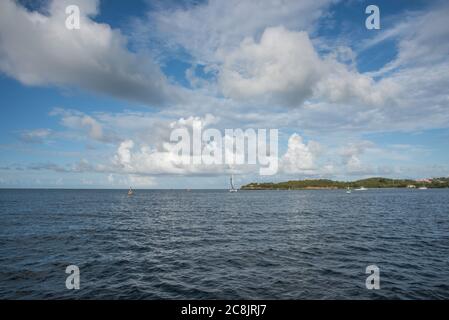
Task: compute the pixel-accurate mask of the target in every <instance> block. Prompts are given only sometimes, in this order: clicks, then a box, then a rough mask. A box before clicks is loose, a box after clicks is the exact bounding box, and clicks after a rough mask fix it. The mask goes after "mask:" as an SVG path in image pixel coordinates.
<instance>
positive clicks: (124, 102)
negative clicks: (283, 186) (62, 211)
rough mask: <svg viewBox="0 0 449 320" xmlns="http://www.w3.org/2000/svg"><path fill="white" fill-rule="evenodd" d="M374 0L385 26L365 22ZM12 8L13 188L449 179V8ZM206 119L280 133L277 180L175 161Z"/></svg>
mask: <svg viewBox="0 0 449 320" xmlns="http://www.w3.org/2000/svg"><path fill="white" fill-rule="evenodd" d="M71 4H76V5H78V6H79V8H80V13H81V21H80V29H79V30H68V29H67V28H66V27H65V20H66V18H67V14H66V13H65V8H66V7H67V6H68V5H71ZM370 4H375V5H377V6H378V7H379V8H380V21H381V28H380V30H367V29H366V27H365V19H366V18H367V16H368V15H367V14H365V8H366V7H367V6H368V5H370ZM0 6H1V10H0V97H1V114H2V117H1V118H0V150H1V153H0V187H4V188H9V187H20V188H28V187H32V188H39V187H42V188H126V187H129V186H130V185H132V186H134V187H136V188H226V187H227V182H228V177H229V174H230V172H231V171H233V172H235V173H236V182H237V184H244V183H249V182H251V181H281V180H285V179H303V178H331V179H343V180H354V179H359V178H364V177H371V176H386V177H395V178H401V177H407V178H424V177H437V176H449V165H448V163H449V161H448V160H449V152H448V150H449V142H448V141H449V139H448V137H449V94H448V91H447V88H448V87H449V61H448V59H447V57H448V56H449V55H448V54H449V24H448V23H447V16H449V6H448V5H447V4H446V3H445V2H444V1H376V2H367V1H355V0H354V1H336V0H313V1H312V0H304V1H285V2H283V3H282V4H279V3H278V2H277V1H250V0H248V1H212V0H211V1H150V0H145V1H143V0H142V1H129V2H125V1H118V0H103V1H96V0H72V1H66V0H60V1H59V0H54V1H44V0H42V1H27V0H22V1H13V0H5V1H2V2H1V4H0ZM195 119H197V120H201V121H202V122H203V124H204V125H205V126H206V127H209V128H217V129H218V130H220V131H224V129H226V128H243V129H247V128H254V129H258V128H267V129H270V128H273V129H278V130H279V172H278V174H276V175H273V176H260V175H259V174H258V171H257V170H255V169H254V168H248V167H241V168H234V169H233V170H230V168H226V167H217V168H208V167H206V166H202V167H201V166H198V167H194V168H193V167H188V166H186V167H185V168H184V167H177V166H174V165H173V164H172V163H171V159H172V158H171V156H172V155H171V154H170V151H169V149H167V146H168V145H169V137H170V132H171V130H173V129H174V128H184V127H186V128H189V126H190V125H191V123H192V121H193V120H195Z"/></svg>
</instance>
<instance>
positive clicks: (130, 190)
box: [128, 187, 134, 197]
mask: <svg viewBox="0 0 449 320" xmlns="http://www.w3.org/2000/svg"><path fill="white" fill-rule="evenodd" d="M133 194H134V191H133V189H131V187H129V190H128V197H130V196H132V195H133Z"/></svg>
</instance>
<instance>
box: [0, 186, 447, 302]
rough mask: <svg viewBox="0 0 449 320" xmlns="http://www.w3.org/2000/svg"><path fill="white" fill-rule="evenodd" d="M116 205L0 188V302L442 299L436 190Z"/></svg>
mask: <svg viewBox="0 0 449 320" xmlns="http://www.w3.org/2000/svg"><path fill="white" fill-rule="evenodd" d="M126 193H127V191H126V190H0V298H2V299H49V298H51V299H67V298H69V299H78V298H82V299H109V298H112V299H449V190H448V189H442V190H433V189H432V190H404V189H385V190H368V191H361V192H355V191H354V192H353V193H352V194H346V193H345V191H341V190H332V191H331V190H329V191H324V190H314V191H313V190H310V191H239V192H237V193H229V192H227V191H226V190H207V191H206V190H192V191H191V192H188V191H183V190H137V191H136V192H135V194H134V196H132V197H128V196H127V194H126ZM372 264H374V265H376V266H378V267H379V269H380V289H379V290H368V289H366V286H365V280H366V278H367V276H368V274H366V273H365V271H366V267H367V266H368V265H372ZM68 265H77V266H78V267H79V269H80V289H79V290H68V289H67V288H66V286H65V281H66V277H67V276H68V275H67V274H66V273H65V268H66V267H67V266H68Z"/></svg>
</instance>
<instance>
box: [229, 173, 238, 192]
mask: <svg viewBox="0 0 449 320" xmlns="http://www.w3.org/2000/svg"><path fill="white" fill-rule="evenodd" d="M233 180H234V176H233V175H231V181H230V182H231V189H229V192H237V189H236V188H235V187H234V181H233Z"/></svg>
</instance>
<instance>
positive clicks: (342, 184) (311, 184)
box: [241, 178, 449, 190]
mask: <svg viewBox="0 0 449 320" xmlns="http://www.w3.org/2000/svg"><path fill="white" fill-rule="evenodd" d="M360 187H365V188H421V187H427V188H449V178H432V179H422V180H412V179H388V178H368V179H362V180H357V181H333V180H328V179H306V180H291V181H285V182H278V183H272V182H268V183H255V182H252V183H249V184H247V185H244V186H242V187H241V189H242V190H304V189H306V190H314V189H346V188H360Z"/></svg>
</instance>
